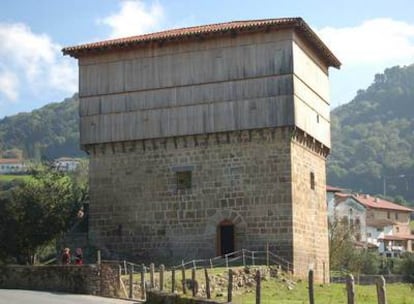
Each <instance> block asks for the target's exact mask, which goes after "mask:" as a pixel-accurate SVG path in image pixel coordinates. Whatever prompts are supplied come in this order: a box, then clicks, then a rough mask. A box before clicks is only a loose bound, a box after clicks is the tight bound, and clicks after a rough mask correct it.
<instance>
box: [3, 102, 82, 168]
mask: <svg viewBox="0 0 414 304" xmlns="http://www.w3.org/2000/svg"><path fill="white" fill-rule="evenodd" d="M78 105H79V99H78V95H77V94H75V95H73V96H72V97H71V98H66V99H65V100H64V101H63V102H60V103H51V104H48V105H46V106H44V107H42V108H40V109H38V110H34V111H32V112H30V113H20V114H17V115H13V116H10V117H5V118H3V119H1V120H0V151H5V150H8V149H13V148H18V149H20V150H22V151H23V156H24V158H27V159H34V160H52V159H55V158H58V157H60V156H72V157H80V156H84V155H85V154H84V153H83V152H82V151H81V150H80V149H79V114H78V113H79V111H78Z"/></svg>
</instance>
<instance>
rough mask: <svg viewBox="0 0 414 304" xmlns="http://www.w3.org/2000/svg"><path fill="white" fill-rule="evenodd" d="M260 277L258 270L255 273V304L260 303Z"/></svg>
mask: <svg viewBox="0 0 414 304" xmlns="http://www.w3.org/2000/svg"><path fill="white" fill-rule="evenodd" d="M260 284H261V277H260V270H257V271H256V304H260V302H261V301H262V297H261V286H260Z"/></svg>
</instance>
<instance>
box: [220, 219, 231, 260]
mask: <svg viewBox="0 0 414 304" xmlns="http://www.w3.org/2000/svg"><path fill="white" fill-rule="evenodd" d="M234 251H235V249H234V224H233V222H232V221H230V220H223V221H221V222H220V224H219V225H218V227H217V253H218V255H225V254H227V253H231V252H234Z"/></svg>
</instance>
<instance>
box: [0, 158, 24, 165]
mask: <svg viewBox="0 0 414 304" xmlns="http://www.w3.org/2000/svg"><path fill="white" fill-rule="evenodd" d="M22 163H23V161H22V160H21V159H18V158H0V164H22Z"/></svg>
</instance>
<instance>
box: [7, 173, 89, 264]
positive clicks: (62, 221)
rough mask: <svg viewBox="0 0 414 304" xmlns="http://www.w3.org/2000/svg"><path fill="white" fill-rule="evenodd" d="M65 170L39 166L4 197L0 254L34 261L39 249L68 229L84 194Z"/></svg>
mask: <svg viewBox="0 0 414 304" xmlns="http://www.w3.org/2000/svg"><path fill="white" fill-rule="evenodd" d="M80 187H81V186H80V185H79V184H76V182H75V181H74V179H73V178H71V177H70V176H69V175H67V174H64V173H62V172H58V171H55V170H52V169H47V168H45V167H42V168H37V169H35V170H34V171H33V172H32V177H31V178H30V179H27V180H25V181H24V182H23V183H22V184H19V185H18V186H16V187H15V188H13V189H11V190H10V195H9V196H8V197H7V196H3V197H2V198H1V200H0V213H1V214H2V221H1V222H0V237H1V239H2V242H1V243H0V257H2V258H3V259H5V258H12V259H13V260H14V261H16V262H18V263H29V264H33V263H34V261H35V254H36V252H37V250H38V249H39V248H40V247H41V246H44V245H46V244H47V243H49V242H50V241H51V240H53V239H55V238H56V237H58V236H59V235H60V234H61V233H62V232H64V231H66V230H67V229H68V226H69V225H70V223H71V219H73V218H75V217H76V214H77V211H78V210H79V208H80V204H81V200H80V199H82V196H79V189H80Z"/></svg>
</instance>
